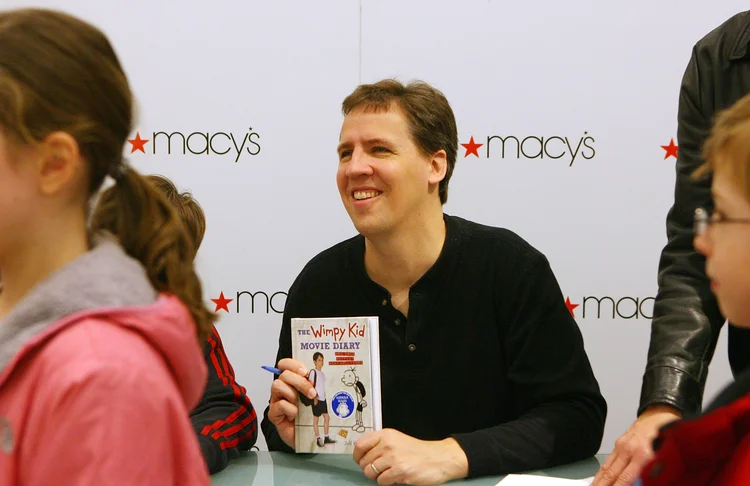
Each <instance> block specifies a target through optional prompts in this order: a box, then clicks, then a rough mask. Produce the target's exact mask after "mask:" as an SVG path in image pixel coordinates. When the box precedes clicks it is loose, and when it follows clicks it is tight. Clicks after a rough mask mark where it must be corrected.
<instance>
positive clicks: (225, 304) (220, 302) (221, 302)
mask: <svg viewBox="0 0 750 486" xmlns="http://www.w3.org/2000/svg"><path fill="white" fill-rule="evenodd" d="M211 300H212V301H213V303H214V304H216V309H214V312H219V311H220V310H222V309H223V310H225V311H226V312H229V303H230V302H232V301H233V300H234V299H227V298H225V297H224V292H222V293H221V294H220V295H219V298H218V299H211Z"/></svg>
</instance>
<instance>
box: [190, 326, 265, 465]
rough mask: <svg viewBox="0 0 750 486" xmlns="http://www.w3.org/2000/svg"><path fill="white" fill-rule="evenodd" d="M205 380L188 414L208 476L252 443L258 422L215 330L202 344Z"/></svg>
mask: <svg viewBox="0 0 750 486" xmlns="http://www.w3.org/2000/svg"><path fill="white" fill-rule="evenodd" d="M203 356H204V357H205V358H206V364H207V365H208V381H207V383H206V389H205V391H204V392H203V397H201V400H200V402H198V405H197V406H196V407H195V409H194V410H193V411H192V412H191V413H190V419H191V420H192V422H193V427H194V428H195V432H196V433H197V434H198V441H199V442H200V445H201V450H202V451H203V456H204V457H205V458H206V463H207V464H208V470H209V472H210V473H211V474H214V473H217V472H219V471H221V470H222V469H224V468H225V467H227V464H229V461H230V459H233V458H235V457H238V456H239V453H240V451H246V450H248V449H250V447H252V446H253V445H254V444H255V441H256V439H257V438H258V419H257V417H256V414H255V409H254V408H253V405H252V403H250V399H249V398H248V396H247V391H246V390H245V388H244V387H243V386H241V385H239V384H238V383H237V381H235V379H234V369H232V365H231V364H230V363H229V359H227V355H226V353H225V352H224V346H223V345H222V343H221V337H219V332H218V331H217V330H216V328H215V327H213V328H212V329H211V334H209V336H208V339H207V340H206V342H205V343H204V345H203Z"/></svg>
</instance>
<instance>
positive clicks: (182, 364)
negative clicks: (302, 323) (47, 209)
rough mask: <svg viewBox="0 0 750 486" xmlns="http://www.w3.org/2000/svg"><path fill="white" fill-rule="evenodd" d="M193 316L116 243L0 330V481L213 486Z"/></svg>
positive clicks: (77, 264) (28, 301)
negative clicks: (198, 409)
mask: <svg viewBox="0 0 750 486" xmlns="http://www.w3.org/2000/svg"><path fill="white" fill-rule="evenodd" d="M205 380H206V365H205V362H204V360H203V356H202V354H201V349H200V346H199V344H198V340H197V338H196V336H195V326H194V324H193V321H192V319H191V317H190V314H189V313H188V311H187V309H186V308H185V307H184V306H183V305H182V303H181V302H179V301H178V300H177V299H176V298H174V297H172V296H167V295H159V296H157V295H156V293H155V292H154V290H153V288H152V287H151V285H150V284H149V282H148V279H147V278H146V275H145V273H144V271H143V268H142V267H141V266H140V264H139V263H138V262H136V261H134V260H132V259H130V258H129V257H128V256H127V255H125V254H124V252H123V251H122V250H121V249H120V247H119V246H117V245H116V244H114V243H113V242H111V241H105V242H103V243H100V244H98V245H97V246H96V247H95V248H94V249H92V250H91V251H90V252H88V253H86V254H85V255H83V256H82V257H80V258H78V259H77V260H75V261H73V262H71V263H70V264H68V265H67V266H66V267H64V268H63V269H61V270H59V271H58V272H56V273H55V274H54V275H53V276H51V277H50V278H49V279H47V280H46V281H45V282H43V283H42V284H39V285H37V287H35V288H34V289H33V290H32V291H31V292H30V293H29V294H28V295H27V296H26V297H25V298H24V300H23V301H22V302H21V303H19V304H18V306H16V308H14V309H13V311H12V312H11V314H10V315H9V316H8V317H6V319H4V320H3V321H0V484H2V485H19V486H20V485H24V486H25V485H45V486H47V485H52V484H61V485H62V484H64V485H71V486H72V485H83V484H86V485H89V484H90V485H99V484H107V485H121V484H122V485H125V484H128V485H130V484H138V485H141V484H143V485H146V484H149V485H151V484H154V485H181V486H182V485H207V484H210V481H209V477H208V470H207V468H206V465H205V462H204V460H203V457H202V455H201V451H200V448H199V446H198V442H197V438H196V435H195V432H194V431H193V428H192V426H191V424H190V420H189V417H188V414H189V411H190V410H191V409H192V408H193V406H194V405H195V404H196V403H197V402H198V400H199V398H200V397H201V394H202V392H203V387H204V386H205Z"/></svg>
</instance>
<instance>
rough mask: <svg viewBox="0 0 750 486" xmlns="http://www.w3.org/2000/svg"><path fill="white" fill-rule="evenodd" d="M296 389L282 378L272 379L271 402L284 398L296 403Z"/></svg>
mask: <svg viewBox="0 0 750 486" xmlns="http://www.w3.org/2000/svg"><path fill="white" fill-rule="evenodd" d="M297 398H298V397H297V390H295V389H294V388H292V387H291V386H290V385H289V384H287V383H285V382H284V381H283V380H278V379H277V380H273V383H271V404H273V402H276V401H279V400H286V401H287V402H290V403H297Z"/></svg>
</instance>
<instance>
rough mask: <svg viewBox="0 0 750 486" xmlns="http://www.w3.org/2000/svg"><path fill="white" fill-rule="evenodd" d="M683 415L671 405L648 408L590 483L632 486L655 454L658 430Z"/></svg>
mask: <svg viewBox="0 0 750 486" xmlns="http://www.w3.org/2000/svg"><path fill="white" fill-rule="evenodd" d="M679 418H680V412H678V411H677V410H676V409H674V408H672V407H670V406H668V405H656V406H653V407H649V408H647V409H646V411H644V412H643V413H642V414H641V415H640V417H638V419H636V421H635V422H633V424H632V425H631V426H630V427H629V428H628V430H627V431H625V433H624V434H622V436H621V437H620V438H619V439H617V440H616V441H615V449H614V450H613V451H612V453H611V454H610V455H609V457H608V458H607V460H606V461H604V464H602V467H601V469H599V472H598V473H597V474H596V477H595V478H594V482H593V483H591V486H626V485H627V486H630V485H631V484H633V483H634V482H635V481H636V480H637V479H638V477H639V476H640V474H641V470H642V469H643V468H644V467H645V466H646V464H647V463H648V461H650V460H651V458H652V457H653V456H654V450H653V448H652V443H653V441H654V439H655V438H656V436H657V435H658V433H659V429H660V428H661V427H662V426H664V425H666V424H668V423H669V422H672V421H674V420H677V419H679Z"/></svg>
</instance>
